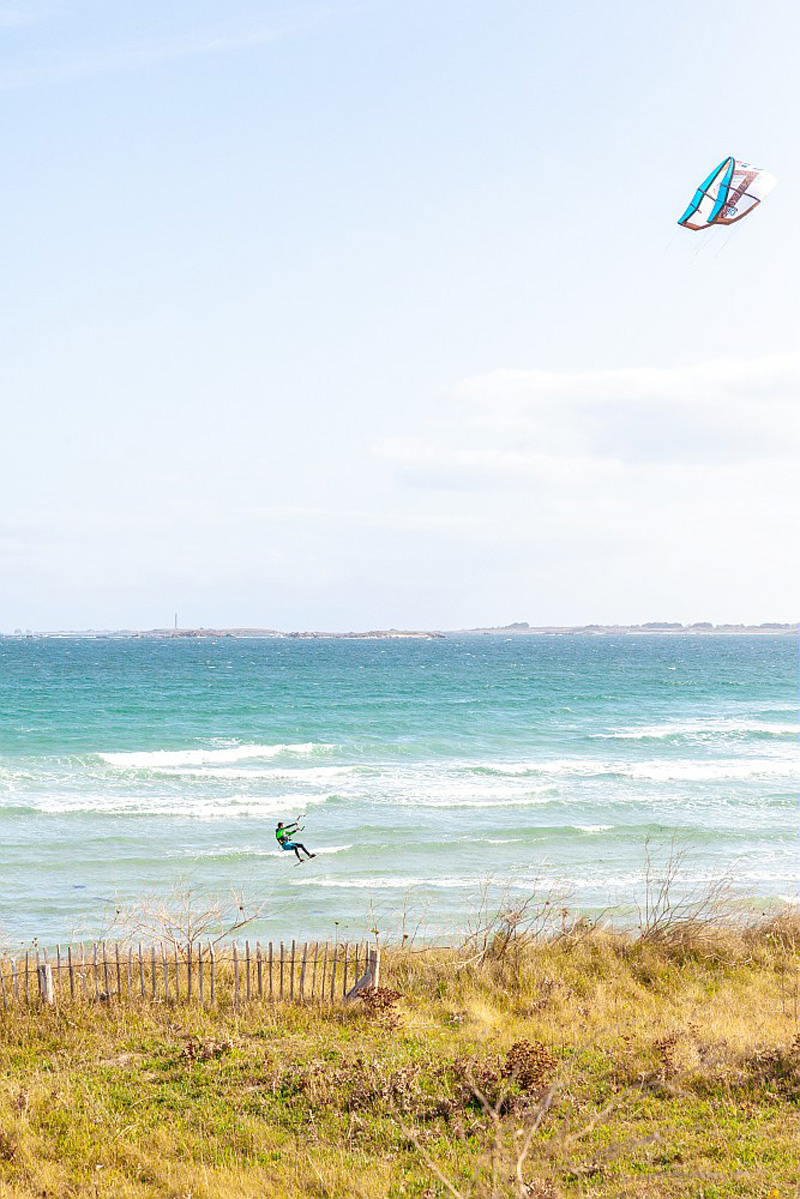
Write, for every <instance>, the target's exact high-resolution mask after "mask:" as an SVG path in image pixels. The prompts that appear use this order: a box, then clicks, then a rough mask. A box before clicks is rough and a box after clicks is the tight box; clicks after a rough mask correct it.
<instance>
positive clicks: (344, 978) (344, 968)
mask: <svg viewBox="0 0 800 1199" xmlns="http://www.w3.org/2000/svg"><path fill="white" fill-rule="evenodd" d="M346 994H347V941H345V943H344V959H343V961H342V999H344V997H345V995H346Z"/></svg>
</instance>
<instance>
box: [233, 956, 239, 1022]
mask: <svg viewBox="0 0 800 1199" xmlns="http://www.w3.org/2000/svg"><path fill="white" fill-rule="evenodd" d="M233 1010H234V1011H235V1012H238V1010H239V954H238V951H237V949H236V942H235V941H234V943H233Z"/></svg>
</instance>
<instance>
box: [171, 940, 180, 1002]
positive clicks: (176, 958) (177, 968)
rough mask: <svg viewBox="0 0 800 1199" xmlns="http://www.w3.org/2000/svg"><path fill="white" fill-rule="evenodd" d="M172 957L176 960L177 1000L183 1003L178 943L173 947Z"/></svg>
mask: <svg viewBox="0 0 800 1199" xmlns="http://www.w3.org/2000/svg"><path fill="white" fill-rule="evenodd" d="M172 956H173V957H174V959H175V998H176V999H177V1001H178V1003H180V1001H181V957H180V954H179V953H178V945H177V942H176V944H175V946H174V947H173V953H172Z"/></svg>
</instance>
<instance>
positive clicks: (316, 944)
mask: <svg viewBox="0 0 800 1199" xmlns="http://www.w3.org/2000/svg"><path fill="white" fill-rule="evenodd" d="M318 954H319V941H315V942H314V965H313V967H312V970H311V1002H312V1003H313V1002H314V989H315V987H316V985H317V956H318Z"/></svg>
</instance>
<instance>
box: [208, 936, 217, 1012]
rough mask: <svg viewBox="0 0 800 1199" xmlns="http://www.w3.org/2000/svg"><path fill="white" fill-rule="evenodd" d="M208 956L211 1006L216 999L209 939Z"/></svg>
mask: <svg viewBox="0 0 800 1199" xmlns="http://www.w3.org/2000/svg"><path fill="white" fill-rule="evenodd" d="M208 957H209V965H210V967H211V995H210V999H211V1006H212V1007H213V1006H214V1001H215V999H216V987H215V983H216V980H215V976H214V946H213V945H212V944H211V942H210V941H209V943H208Z"/></svg>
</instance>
